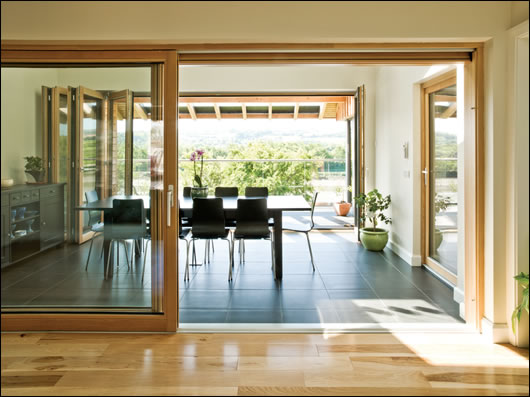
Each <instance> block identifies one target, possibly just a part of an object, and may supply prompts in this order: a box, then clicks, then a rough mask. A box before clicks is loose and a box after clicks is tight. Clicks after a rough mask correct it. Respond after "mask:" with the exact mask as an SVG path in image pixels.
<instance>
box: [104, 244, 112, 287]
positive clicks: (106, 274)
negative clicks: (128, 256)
mask: <svg viewBox="0 0 530 397" xmlns="http://www.w3.org/2000/svg"><path fill="white" fill-rule="evenodd" d="M113 243H114V241H111V242H110V247H109V255H108V257H107V269H106V270H107V271H106V273H105V275H104V278H105V280H106V279H108V278H109V273H110V270H109V268H110V267H111V266H114V265H113V264H112V263H111V262H110V258H111V257H112V249H113V247H114V244H113Z"/></svg>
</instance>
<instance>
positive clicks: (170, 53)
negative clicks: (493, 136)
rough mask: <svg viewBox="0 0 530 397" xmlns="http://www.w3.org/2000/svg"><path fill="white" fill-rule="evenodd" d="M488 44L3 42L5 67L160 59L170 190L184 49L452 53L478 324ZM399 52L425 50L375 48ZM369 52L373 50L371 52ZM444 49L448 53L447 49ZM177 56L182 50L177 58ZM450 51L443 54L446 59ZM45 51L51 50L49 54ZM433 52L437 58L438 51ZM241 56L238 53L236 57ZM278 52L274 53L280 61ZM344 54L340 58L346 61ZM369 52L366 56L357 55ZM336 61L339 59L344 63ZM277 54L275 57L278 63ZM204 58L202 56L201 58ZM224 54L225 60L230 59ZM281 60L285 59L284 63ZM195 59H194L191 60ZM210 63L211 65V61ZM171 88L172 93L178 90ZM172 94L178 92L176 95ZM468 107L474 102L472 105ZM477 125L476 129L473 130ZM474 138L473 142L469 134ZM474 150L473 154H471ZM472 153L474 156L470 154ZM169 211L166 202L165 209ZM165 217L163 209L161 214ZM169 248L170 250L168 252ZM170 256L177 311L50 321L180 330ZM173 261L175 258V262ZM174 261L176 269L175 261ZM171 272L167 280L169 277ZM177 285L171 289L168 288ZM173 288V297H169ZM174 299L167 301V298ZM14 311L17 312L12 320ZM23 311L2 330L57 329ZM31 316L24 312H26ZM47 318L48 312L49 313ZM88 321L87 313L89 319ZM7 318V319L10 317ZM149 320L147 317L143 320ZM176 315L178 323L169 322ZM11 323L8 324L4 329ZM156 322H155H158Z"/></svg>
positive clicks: (470, 302) (270, 59)
mask: <svg viewBox="0 0 530 397" xmlns="http://www.w3.org/2000/svg"><path fill="white" fill-rule="evenodd" d="M483 46H484V43H483V42H480V41H478V42H438V43H436V42H428V43H427V42H414V41H412V42H388V43H204V44H190V43H160V42H158V43H155V42H142V43H136V44H131V43H126V42H123V41H107V42H105V43H104V44H102V43H101V42H98V41H66V42H65V41H49V40H44V41H43V40H29V41H28V40H2V42H1V48H2V63H5V64H12V65H17V64H22V65H23V64H27V63H32V62H33V63H37V62H38V63H41V62H48V63H61V62H63V63H75V62H88V61H92V62H95V63H105V62H112V61H114V62H116V63H127V62H142V61H144V62H162V63H164V65H165V68H164V70H165V73H164V76H165V78H164V98H165V103H164V113H165V117H164V120H165V121H166V122H165V127H164V131H165V134H164V144H165V147H166V148H168V147H172V148H175V149H174V150H175V155H174V156H165V163H164V171H165V173H166V175H167V178H166V180H165V181H164V188H165V189H167V185H168V183H167V180H168V178H169V179H170V180H172V181H174V183H175V186H178V184H177V183H176V182H177V176H178V175H177V172H176V170H177V164H176V159H177V155H176V153H177V150H176V146H177V139H176V132H177V113H178V76H177V73H178V64H179V60H178V59H177V56H179V57H182V55H183V53H184V52H186V51H195V52H202V53H210V54H215V51H249V52H250V51H254V52H256V51H271V50H276V51H277V52H270V53H269V55H260V62H262V63H265V64H272V63H286V64H289V63H292V64H295V63H300V61H301V60H300V57H303V56H298V57H299V58H298V59H293V57H288V56H283V59H278V56H281V55H282V54H284V53H285V52H288V51H300V50H308V51H315V50H319V51H326V52H332V51H341V52H343V51H350V52H355V51H356V50H360V51H362V52H364V53H365V55H361V56H357V55H355V56H352V57H350V58H349V59H344V56H343V55H339V56H337V57H335V56H334V55H333V54H331V55H326V52H320V53H316V56H315V55H312V57H313V58H311V59H310V58H306V59H305V60H304V63H322V58H326V59H324V60H325V61H326V62H327V63H336V64H340V63H346V64H364V65H367V64H372V65H383V64H400V65H426V64H433V63H438V64H440V63H449V62H455V58H451V57H452V56H453V55H456V57H458V62H462V63H464V64H465V66H464V73H465V74H466V76H467V77H468V78H467V81H468V84H469V85H470V87H469V89H468V90H467V92H468V93H472V95H471V94H469V95H466V108H467V109H471V108H473V110H475V112H474V115H473V116H472V117H468V118H466V131H467V133H469V134H470V136H469V137H468V136H466V142H468V143H469V145H468V146H466V167H467V165H470V166H471V167H472V168H471V169H472V170H473V171H472V172H470V173H469V174H470V175H469V178H471V180H470V184H468V187H469V190H470V192H471V193H472V194H470V195H468V197H466V204H467V203H468V201H470V202H471V200H476V204H475V203H472V204H471V205H469V206H466V208H469V211H467V210H466V228H467V227H468V223H469V224H470V226H471V227H472V229H471V230H470V232H469V233H467V229H466V263H469V264H471V265H470V266H467V268H466V320H467V322H468V323H469V324H472V325H474V326H475V328H477V329H480V320H481V319H482V314H483V311H484V276H483V274H484V258H483V256H484V166H483V162H484V155H485V153H484V137H483V135H484V132H483V130H484V124H483V119H484V117H483V113H484V109H483V103H484V88H483V84H484V83H483V79H484V73H483V62H484V61H483V58H484V49H483ZM387 49H399V50H405V51H410V52H423V54H422V55H421V57H420V56H417V55H416V56H414V55H412V56H406V55H405V56H402V55H397V57H401V59H396V58H397V57H396V58H395V59H391V56H390V55H389V53H386V52H377V51H378V50H387ZM426 49H430V50H431V51H432V52H431V54H432V55H433V57H432V58H430V59H429V55H427V54H426V53H425V52H424V51H422V50H426ZM448 49H455V51H459V50H461V49H467V50H466V51H468V53H469V54H470V56H469V58H470V59H463V58H462V57H461V56H460V55H461V54H454V53H451V54H449V53H448V52H447V50H448ZM367 50H373V51H372V52H370V53H369V54H370V55H371V56H370V57H367V55H366V54H367ZM444 50H445V51H444ZM177 53H178V55H177ZM444 53H445V56H444ZM47 54H48V55H47ZM434 54H435V55H434ZM236 56H238V55H236ZM275 57H276V58H275ZM341 57H342V58H341ZM362 57H364V59H363V60H362V61H361V59H360V58H362ZM338 58H341V60H340V61H339V59H338ZM275 59H276V60H275ZM204 61H205V59H204V58H203V59H201V62H204ZM226 61H227V59H226V55H225V59H224V60H222V61H220V62H219V63H221V62H225V63H226ZM279 61H280V62H279ZM240 63H243V64H246V63H247V64H248V63H256V59H253V60H251V62H245V61H243V62H240ZM190 64H191V62H190ZM209 64H212V62H209ZM171 90H174V91H173V92H172V91H171ZM173 93H175V94H174V95H173ZM467 105H470V107H467ZM470 128H472V130H470ZM467 138H469V139H467ZM471 152H472V153H471ZM468 154H470V155H469V156H468ZM466 192H467V188H466ZM164 208H165V206H164ZM163 215H164V214H163ZM165 237H166V240H170V242H168V241H164V248H165V250H168V249H170V247H171V248H173V250H174V251H175V252H177V247H178V245H177V244H176V241H177V235H176V233H175V230H174V228H166V234H165ZM166 252H169V251H166ZM170 257H171V255H169V258H168V256H165V275H166V279H165V280H164V281H165V286H166V289H165V291H166V293H165V295H164V298H165V300H166V305H165V307H166V308H167V309H169V306H168V303H169V304H170V305H172V307H173V308H174V309H175V310H174V312H170V311H169V310H167V311H166V312H165V314H164V316H163V318H162V319H159V321H156V320H155V319H151V318H148V317H141V318H142V319H144V321H141V320H139V317H138V316H131V317H130V318H129V319H128V321H124V319H125V318H126V317H119V318H114V319H112V321H109V320H110V317H109V315H103V316H96V317H93V316H92V318H95V321H94V322H91V321H90V322H88V323H87V322H86V321H85V322H83V323H81V322H79V320H78V318H83V316H81V317H80V315H72V314H66V315H62V318H61V320H60V322H62V323H60V322H59V323H57V322H56V320H54V321H55V323H54V321H52V323H53V325H54V326H55V327H56V328H53V329H61V330H128V331H133V330H162V329H163V328H165V329H166V330H168V331H169V330H175V329H176V327H177V295H176V292H177V289H176V288H177V287H178V279H177V274H178V273H176V264H175V263H174V262H175V261H176V259H175V260H173V261H171V258H170ZM170 262H172V263H170ZM172 265H173V266H172ZM171 274H172V276H173V277H174V278H172V279H171V280H168V279H167V278H168V276H170V275H171ZM171 286H173V287H175V289H174V290H173V291H171V289H167V287H171ZM168 293H170V294H171V296H168ZM168 300H169V302H168ZM13 316H15V317H13ZM16 316H20V315H12V314H2V320H3V321H2V329H7V328H9V329H11V330H17V329H18V330H20V329H31V328H28V327H29V326H31V327H32V329H38V330H42V329H52V328H50V327H47V324H46V321H44V319H43V317H42V316H33V317H31V316H30V317H26V318H21V317H16ZM24 316H27V315H24ZM48 316H49V315H48ZM84 318H87V316H85V317H84ZM7 319H9V320H10V321H9V323H6V321H5V320H7ZM146 319H148V321H145V320H146ZM172 320H173V323H172V322H171V321H172ZM6 324H7V325H9V326H6ZM154 324H157V325H154Z"/></svg>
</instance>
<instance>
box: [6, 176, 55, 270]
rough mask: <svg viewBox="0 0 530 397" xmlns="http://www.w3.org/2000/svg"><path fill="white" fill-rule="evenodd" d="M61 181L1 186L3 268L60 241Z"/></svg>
mask: <svg viewBox="0 0 530 397" xmlns="http://www.w3.org/2000/svg"><path fill="white" fill-rule="evenodd" d="M64 186H65V184H64V183H56V184H46V185H40V184H39V185H15V186H12V187H11V188H8V189H2V219H1V226H2V255H1V267H5V266H8V265H11V264H13V263H16V262H18V261H21V260H22V259H26V258H28V257H30V256H32V255H35V254H38V253H39V252H41V251H44V250H46V249H48V248H51V247H54V246H56V245H59V244H61V243H63V242H64V240H65V239H64Z"/></svg>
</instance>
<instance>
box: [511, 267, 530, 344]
mask: <svg viewBox="0 0 530 397" xmlns="http://www.w3.org/2000/svg"><path fill="white" fill-rule="evenodd" d="M528 276H529V274H528V273H524V272H521V273H519V274H518V275H517V276H514V279H516V280H517V281H518V282H519V284H520V285H521V286H522V287H523V300H522V301H521V303H520V304H519V305H517V307H516V308H515V309H514V311H513V313H512V331H513V333H514V334H515V320H517V321H521V314H522V313H523V310H526V312H527V313H528V300H529V293H530V292H529V290H528Z"/></svg>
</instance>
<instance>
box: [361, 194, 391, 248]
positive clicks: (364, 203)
mask: <svg viewBox="0 0 530 397" xmlns="http://www.w3.org/2000/svg"><path fill="white" fill-rule="evenodd" d="M390 201H391V199H390V195H388V196H386V197H383V195H382V194H381V193H379V191H378V190H377V189H374V190H372V191H371V192H368V193H367V194H365V193H361V194H360V195H359V196H357V197H355V202H356V203H357V205H358V206H359V208H361V221H362V222H365V220H369V221H370V223H371V224H372V227H364V228H362V229H361V242H362V243H363V246H364V248H366V249H367V250H370V251H382V250H383V249H384V248H385V246H386V243H387V242H388V230H385V229H381V228H378V227H377V225H378V223H379V222H384V223H385V224H389V223H392V219H391V218H389V217H387V216H385V214H384V213H383V211H384V210H386V209H388V207H390Z"/></svg>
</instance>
